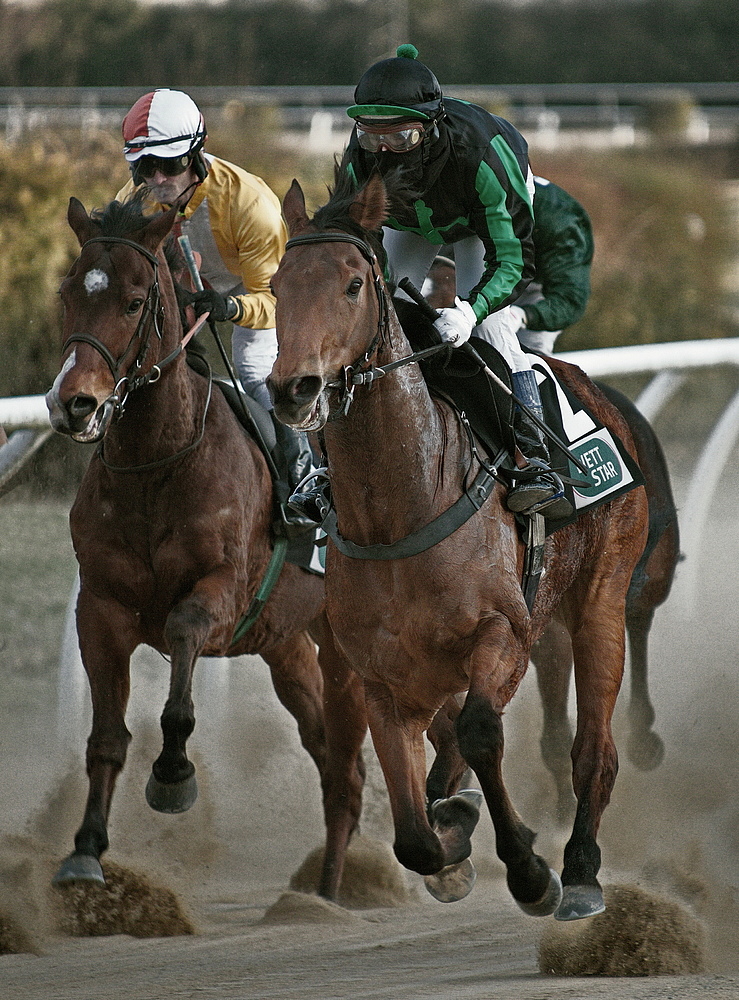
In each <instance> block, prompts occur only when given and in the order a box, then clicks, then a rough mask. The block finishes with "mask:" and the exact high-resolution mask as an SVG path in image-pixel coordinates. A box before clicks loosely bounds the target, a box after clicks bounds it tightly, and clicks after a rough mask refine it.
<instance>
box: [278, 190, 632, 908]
mask: <svg viewBox="0 0 739 1000" xmlns="http://www.w3.org/2000/svg"><path fill="white" fill-rule="evenodd" d="M393 183H394V182H393V180H392V179H391V178H388V179H387V184H388V185H392V184H393ZM392 197H393V192H392V189H391V190H390V193H388V188H387V187H386V182H384V181H383V180H382V178H381V177H380V176H379V175H374V176H373V177H371V179H370V180H369V181H368V182H367V184H366V185H365V186H364V187H363V188H361V189H360V190H358V191H356V190H355V189H354V187H353V185H352V183H351V181H350V180H349V179H348V178H346V177H344V176H343V175H342V174H341V173H338V175H337V184H336V188H335V190H334V193H333V194H332V196H331V198H330V200H329V202H328V203H327V204H326V205H325V206H324V207H323V208H321V209H320V210H319V211H318V212H316V213H315V215H314V216H313V217H312V219H311V218H309V217H308V215H307V212H306V208H305V200H304V197H303V193H302V190H301V188H300V185H299V184H298V182H297V181H294V182H293V184H292V186H291V188H290V190H289V191H288V193H287V195H286V196H285V199H284V203H283V210H284V214H285V218H286V220H287V223H288V227H289V232H290V240H289V241H288V244H287V249H286V252H285V255H284V257H283V258H282V261H281V262H280V266H279V268H278V270H277V272H276V273H275V275H274V278H273V287H274V290H275V293H276V296H277V335H278V344H279V353H278V357H277V360H276V362H275V365H274V367H273V370H272V374H271V375H270V378H269V386H270V392H271V394H272V397H273V400H274V404H275V412H276V414H277V416H278V417H279V419H281V420H283V421H284V422H285V423H287V424H289V425H291V426H293V427H296V428H301V429H303V430H307V431H311V430H312V431H318V430H322V432H323V435H324V439H325V451H326V455H327V458H328V468H329V474H330V481H331V491H332V496H333V502H334V507H335V515H336V518H337V521H336V528H337V532H338V534H337V535H336V539H339V538H341V539H343V541H342V543H341V545H342V549H344V551H341V550H340V548H339V547H338V545H337V541H335V540H334V537H333V536H332V537H331V539H330V541H329V544H328V550H327V561H326V604H327V611H328V617H329V622H330V624H331V627H332V629H333V632H334V636H335V638H336V641H337V643H338V645H339V646H340V648H341V649H342V651H343V652H344V653H345V655H346V656H347V658H348V660H349V662H350V663H351V665H352V666H353V667H354V669H355V670H356V671H357V673H358V674H360V675H361V677H362V678H363V680H364V687H365V700H366V707H367V713H368V719H369V725H370V731H371V733H372V738H373V742H374V746H375V749H376V751H377V754H378V757H379V760H380V764H381V766H382V769H383V772H384V775H385V779H386V784H387V789H388V794H389V798H390V804H391V809H392V815H393V820H394V827H395V843H394V849H395V854H396V856H397V858H398V859H399V861H400V862H401V863H402V864H403V865H405V866H406V867H407V868H409V869H411V870H414V871H416V872H420V873H421V874H423V875H425V876H434V875H435V874H440V875H441V876H443V874H444V872H445V871H447V870H449V869H453V868H455V867H457V866H459V865H462V864H463V863H464V862H465V860H466V859H468V857H469V854H470V851H471V841H470V834H471V832H472V829H473V827H474V824H475V821H476V817H475V816H474V815H473V813H474V808H473V806H472V804H471V803H470V802H469V801H468V800H467V797H466V796H462V795H457V796H452V797H451V798H449V799H446V800H442V802H441V803H440V804H436V805H434V804H432V806H431V808H430V810H429V814H430V815H429V814H427V809H426V796H425V782H426V763H425V749H424V734H425V732H426V731H427V730H428V728H429V726H430V725H431V723H432V722H433V719H434V716H435V714H436V713H437V711H438V710H439V709H440V708H441V707H442V706H443V705H444V704H445V703H446V701H447V700H448V699H449V698H450V697H452V696H455V695H457V694H459V693H461V692H466V695H465V699H464V706H463V708H462V710H461V712H460V713H459V716H458V718H457V719H456V723H455V728H456V736H457V742H458V746H459V749H460V751H461V754H462V757H463V758H464V760H465V761H466V762H467V764H468V765H469V766H470V767H471V768H472V770H473V771H474V772H475V774H476V776H477V778H478V780H479V782H480V786H481V788H482V791H483V793H484V797H485V800H486V802H487V806H488V809H489V811H490V815H491V818H492V821H493V824H494V827H495V833H496V850H497V853H498V856H499V858H500V859H501V861H502V862H503V863H504V865H505V867H506V870H507V882H508V887H509V889H510V891H511V893H512V895H513V897H514V899H515V900H516V901H517V902H518V904H519V906H521V907H522V908H523V909H524V911H525V912H527V913H530V914H532V915H545V914H551V913H555V915H556V916H557V918H558V919H563V920H569V919H577V918H580V917H586V916H589V915H592V914H594V913H598V912H601V911H602V910H603V908H604V903H603V895H602V890H601V887H600V885H599V883H598V878H597V876H598V871H599V868H600V849H599V847H598V844H597V839H596V838H597V833H598V829H599V824H600V821H601V817H602V814H603V811H604V809H605V807H606V805H607V803H608V801H609V799H610V795H611V791H612V788H613V784H614V781H615V777H616V771H617V753H616V747H615V744H614V741H613V736H612V732H611V717H612V713H613V708H614V704H615V701H616V697H617V695H618V691H619V686H620V683H621V678H622V674H623V667H624V653H625V640H624V606H625V598H626V592H627V590H628V587H629V583H630V580H631V576H632V573H633V570H634V567H635V566H636V563H637V562H638V560H639V557H640V556H641V554H642V552H643V550H644V546H645V542H646V537H647V500H646V496H645V491H644V489H643V487H638V488H636V489H634V490H632V491H630V492H627V493H624V494H622V495H621V496H619V497H618V498H617V499H614V500H612V501H611V502H609V503H606V504H603V505H602V506H600V507H598V508H597V509H595V510H593V511H590V512H587V513H584V514H583V515H581V516H580V517H579V518H578V520H577V521H576V522H575V523H573V524H571V525H569V526H566V527H563V528H561V529H560V530H559V531H556V532H554V533H553V534H552V535H551V536H550V537H549V539H548V540H547V543H546V549H545V573H544V576H543V579H542V582H541V584H540V586H539V590H538V594H537V599H536V603H535V605H534V608H533V612H532V613H531V614H529V611H528V609H527V606H526V602H525V600H524V596H523V593H522V590H521V582H520V581H521V574H522V564H523V556H524V546H523V545H522V543H521V541H520V538H519V532H518V530H517V526H516V523H515V520H514V516H513V515H512V514H511V513H510V512H509V511H508V510H507V509H506V506H505V494H504V489H503V487H502V486H501V485H500V484H497V485H496V486H495V489H494V491H493V493H492V494H491V496H490V497H489V499H488V500H487V502H486V503H485V504H483V505H482V507H481V508H480V510H479V511H478V512H477V513H476V514H475V515H474V516H472V517H470V518H469V519H468V520H467V521H466V522H465V523H464V524H462V525H461V527H459V528H458V529H457V530H456V531H455V532H454V533H453V534H451V535H448V536H447V537H445V538H444V539H443V540H442V541H439V542H438V543H437V544H433V545H431V546H430V547H428V548H425V549H424V550H420V551H418V552H416V554H413V555H410V556H409V557H408V558H388V559H380V558H375V557H372V558H353V557H350V556H348V555H346V554H344V552H345V551H346V549H347V545H350V544H351V545H353V546H360V547H361V546H373V548H372V550H371V552H372V553H374V552H378V553H379V552H380V551H383V550H381V549H379V548H377V546H388V547H390V548H391V551H392V547H393V546H394V545H395V544H396V543H398V542H399V540H401V539H405V538H407V536H409V535H410V534H412V533H414V532H418V531H422V530H423V529H424V526H426V525H428V524H429V523H430V522H432V521H433V520H434V519H435V518H437V517H438V516H439V515H440V514H442V513H443V512H445V511H446V510H447V509H448V508H450V507H451V506H452V505H453V504H454V503H455V502H456V501H458V500H459V498H460V496H461V495H462V494H463V493H464V492H465V490H466V489H468V488H469V484H470V482H471V480H472V477H473V476H475V473H476V471H477V470H478V469H479V466H480V460H479V452H474V453H473V451H472V449H471V445H470V441H469V439H468V436H467V433H466V432H465V430H464V428H463V427H462V426H461V422H460V420H459V418H458V415H457V413H456V412H455V411H454V410H453V408H452V407H450V406H449V405H447V404H446V403H445V402H444V401H443V400H441V399H437V398H433V397H432V396H431V394H430V393H429V390H428V388H427V386H426V383H425V381H424V379H423V377H422V375H421V373H420V370H419V368H418V366H417V365H415V364H409V365H398V366H395V362H397V361H401V360H402V359H403V358H405V357H407V356H408V355H410V354H411V353H412V351H411V348H410V345H409V343H408V341H407V339H406V337H405V335H404V333H403V331H402V328H401V326H400V324H399V322H398V320H397V316H396V314H395V311H394V309H393V306H392V301H391V298H390V296H389V294H388V290H387V288H386V285H385V283H384V280H383V277H382V271H381V264H380V259H381V258H380V254H381V250H380V246H379V242H378V240H377V234H378V231H379V230H380V227H381V225H382V223H383V222H384V220H385V219H386V218H387V217H388V215H389V214H390V210H391V199H392ZM388 365H390V366H393V367H392V369H388ZM380 367H382V368H383V369H385V372H386V373H385V374H384V377H382V378H379V380H377V381H375V382H373V383H372V386H371V388H367V387H365V386H364V385H362V384H361V383H362V381H363V380H364V381H367V376H368V374H370V369H373V370H376V369H378V368H380ZM554 368H555V371H556V373H557V375H558V376H559V378H560V379H561V380H562V382H564V383H565V384H566V385H567V386H569V387H570V388H571V389H572V390H573V391H575V392H576V393H577V395H578V396H579V398H580V399H581V400H582V401H583V402H584V403H585V404H586V405H587V406H588V407H589V408H590V409H591V411H592V412H593V414H594V415H595V416H596V417H598V418H599V419H600V420H602V421H603V423H604V424H605V425H606V426H607V427H609V428H610V429H611V430H612V431H614V432H615V433H616V434H617V435H618V436H619V437H620V438H621V440H622V441H623V442H624V444H625V446H626V447H627V448H628V449H629V450H630V451H631V452H632V454H633V451H634V446H633V442H632V440H631V437H630V434H629V430H628V426H627V425H626V423H625V422H624V420H623V418H622V417H621V416H620V414H619V413H618V411H617V410H616V409H615V408H614V407H613V406H612V405H611V404H610V403H609V402H608V400H607V399H606V398H605V397H604V396H603V394H602V393H600V392H599V391H598V390H597V389H596V388H595V386H594V385H593V384H592V382H590V380H589V379H588V378H587V376H586V375H585V374H584V373H583V372H581V371H580V370H579V369H577V368H574V367H572V366H568V365H565V364H562V363H557V362H555V364H554ZM555 613H556V615H557V616H558V618H559V619H560V620H562V621H563V622H564V623H565V625H566V627H567V629H568V632H569V634H570V637H571V642H572V648H573V653H574V661H575V678H576V685H577V701H578V719H577V733H576V736H575V740H574V745H573V748H572V761H573V786H574V790H575V793H576V795H577V799H578V804H577V811H576V816H575V820H574V825H573V830H572V835H571V837H570V839H569V841H568V843H567V846H566V848H565V853H564V868H563V872H562V879H561V884H560V880H559V877H558V876H557V875H556V873H554V872H553V871H552V870H551V869H550V867H549V865H548V864H547V863H546V861H545V860H544V859H543V858H541V857H540V856H538V855H537V854H535V853H534V851H533V846H532V845H533V841H534V834H533V833H532V831H531V830H529V829H528V827H526V826H525V824H524V823H523V821H522V820H521V818H520V817H519V816H518V814H517V812H516V810H515V809H514V807H513V804H512V802H511V800H510V798H509V796H508V792H507V790H506V788H505V785H504V782H503V776H502V758H503V726H502V715H503V712H504V710H505V707H506V705H507V704H508V702H509V701H510V699H511V698H512V697H513V695H514V693H515V691H516V689H517V687H518V685H519V683H520V681H521V679H522V677H523V675H524V673H525V670H526V668H527V665H528V662H529V653H530V650H531V646H532V644H533V643H534V642H535V641H536V640H537V639H538V638H539V636H540V635H541V634H542V632H543V630H544V628H545V627H546V625H547V623H548V622H549V620H550V619H551V617H552V615H553V614H555ZM562 885H563V886H564V891H563V890H562Z"/></svg>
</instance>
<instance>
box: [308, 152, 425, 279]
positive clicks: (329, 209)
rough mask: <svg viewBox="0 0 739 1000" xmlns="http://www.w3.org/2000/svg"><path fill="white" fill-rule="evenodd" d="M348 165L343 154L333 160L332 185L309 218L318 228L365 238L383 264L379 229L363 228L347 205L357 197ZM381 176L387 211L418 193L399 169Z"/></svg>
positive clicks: (383, 255)
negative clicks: (326, 199) (326, 196)
mask: <svg viewBox="0 0 739 1000" xmlns="http://www.w3.org/2000/svg"><path fill="white" fill-rule="evenodd" d="M347 167H348V160H347V156H346V154H345V156H344V158H343V159H342V160H335V161H334V183H333V187H330V188H329V189H328V191H329V200H328V201H327V202H326V204H325V205H324V206H323V207H322V208H319V209H318V210H317V211H316V213H315V214H314V216H313V219H312V220H311V221H312V223H313V225H314V226H315V227H316V228H317V229H319V230H323V229H342V230H343V231H344V232H347V233H351V234H352V235H353V236H358V237H359V238H360V239H364V240H366V241H367V242H368V243H369V244H370V246H371V247H372V249H373V250H374V251H375V253H376V254H377V256H378V258H379V260H380V261H381V262H382V266H384V264H385V261H386V255H385V250H384V248H383V246H382V235H381V233H380V232H379V231H378V232H368V231H366V230H365V229H363V228H362V227H361V226H360V225H358V223H356V222H355V221H354V219H353V218H352V216H351V213H350V208H351V206H352V204H353V202H354V201H355V199H356V197H357V185H356V181H355V179H354V176H353V174H352V173H351V172H350V171H349V170H348V169H347ZM382 180H383V183H384V185H385V191H386V193H387V199H388V206H389V212H388V214H394V213H395V212H396V211H399V210H400V209H402V208H403V206H405V205H408V204H410V203H412V202H413V201H414V200H415V199H416V198H417V193H416V192H415V191H413V190H412V189H411V188H410V187H409V186H408V184H407V183H406V182H405V181H404V180H403V172H402V170H400V169H397V170H392V171H390V172H389V173H388V174H387V175H385V176H383V178H382Z"/></svg>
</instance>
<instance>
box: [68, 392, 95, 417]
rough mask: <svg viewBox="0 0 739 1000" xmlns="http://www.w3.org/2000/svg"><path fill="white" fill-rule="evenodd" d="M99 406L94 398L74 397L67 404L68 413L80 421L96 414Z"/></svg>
mask: <svg viewBox="0 0 739 1000" xmlns="http://www.w3.org/2000/svg"><path fill="white" fill-rule="evenodd" d="M97 405H98V404H97V400H96V399H95V397H94V396H73V397H72V398H71V399H70V400H69V402H68V403H67V412H68V413H69V415H70V417H72V418H74V419H77V420H79V419H80V418H81V417H87V416H89V415H90V414H91V413H94V412H95V410H96V409H97Z"/></svg>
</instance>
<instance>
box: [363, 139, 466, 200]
mask: <svg viewBox="0 0 739 1000" xmlns="http://www.w3.org/2000/svg"><path fill="white" fill-rule="evenodd" d="M449 150H450V142H449V133H448V131H447V130H446V128H445V127H444V126H443V125H442V126H438V125H437V126H436V127H435V128H434V129H433V131H432V132H431V134H430V135H429V137H428V138H427V139H425V140H424V142H423V143H422V144H421V145H420V146H418V148H417V149H412V150H410V151H409V152H407V153H388V152H383V153H367V154H366V155H367V157H368V160H367V162H368V163H370V164H372V165H376V166H377V168H378V169H379V171H380V173H381V174H382V175H383V176H384V175H386V174H388V173H390V172H391V171H393V170H397V171H399V172H400V176H401V177H402V179H403V181H404V182H405V183H406V184H407V185H408V186H409V187H411V188H414V189H415V190H417V191H418V192H419V193H420V194H421V195H422V194H423V193H424V191H428V190H429V188H430V187H432V185H433V184H435V183H436V180H437V178H438V176H439V174H440V173H441V171H442V168H443V167H444V164H445V163H446V162H447V159H448V157H449Z"/></svg>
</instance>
